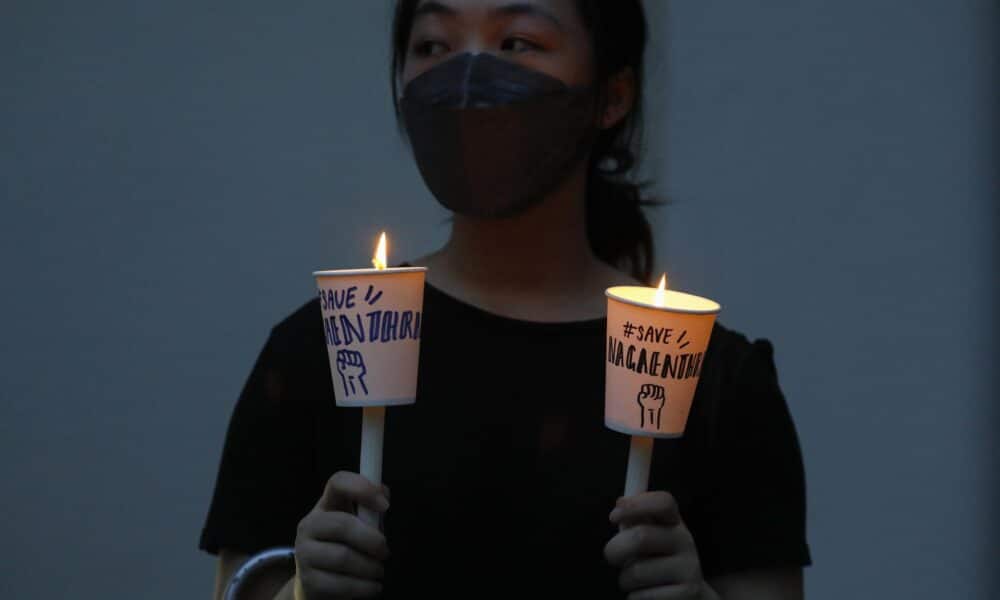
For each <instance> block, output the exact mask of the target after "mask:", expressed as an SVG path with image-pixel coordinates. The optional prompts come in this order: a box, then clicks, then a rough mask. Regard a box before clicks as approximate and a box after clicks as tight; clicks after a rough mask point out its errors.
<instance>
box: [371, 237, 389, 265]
mask: <svg viewBox="0 0 1000 600" xmlns="http://www.w3.org/2000/svg"><path fill="white" fill-rule="evenodd" d="M372 264H373V265H375V268H376V269H378V270H379V271H383V270H385V268H386V258H385V232H384V231H383V232H382V235H381V236H379V239H378V248H377V249H376V250H375V257H374V258H372Z"/></svg>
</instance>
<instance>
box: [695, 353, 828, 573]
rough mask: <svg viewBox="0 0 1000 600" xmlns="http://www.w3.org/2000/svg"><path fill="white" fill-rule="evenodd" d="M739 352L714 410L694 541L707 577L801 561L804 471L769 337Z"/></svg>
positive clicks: (804, 549) (805, 555) (805, 553)
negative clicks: (714, 431)
mask: <svg viewBox="0 0 1000 600" xmlns="http://www.w3.org/2000/svg"><path fill="white" fill-rule="evenodd" d="M744 344H745V345H746V346H748V347H747V349H746V350H745V351H743V352H740V353H738V354H737V356H736V358H735V361H736V366H735V369H734V371H733V375H732V377H731V379H730V381H729V382H728V385H727V386H726V388H725V392H724V394H725V395H724V397H723V400H722V403H721V406H720V409H719V415H718V419H719V422H718V427H719V430H718V436H719V437H718V444H717V445H716V446H715V450H714V451H713V454H712V459H711V463H710V467H711V482H712V483H711V485H710V490H709V492H708V494H707V495H706V499H705V505H704V506H703V507H702V508H703V509H704V511H705V513H704V514H705V531H703V532H702V536H703V537H702V539H701V540H699V542H698V545H699V553H700V555H701V560H702V570H703V572H704V574H705V576H706V577H711V576H714V575H721V574H724V573H731V572H736V571H740V570H745V569H753V568H771V567H782V566H807V565H810V564H811V563H812V561H811V557H810V552H809V547H808V544H807V542H806V490H805V469H804V467H803V463H802V453H801V450H800V448H799V442H798V436H797V434H796V431H795V425H794V423H793V422H792V417H791V414H790V413H789V410H788V406H787V404H786V402H785V397H784V394H783V393H782V391H781V388H780V387H779V385H778V374H777V370H776V368H775V364H774V350H773V347H772V345H771V343H770V342H769V341H767V340H757V341H755V342H753V343H752V344H748V343H747V342H744Z"/></svg>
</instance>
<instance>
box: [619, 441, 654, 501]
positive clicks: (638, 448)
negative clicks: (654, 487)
mask: <svg viewBox="0 0 1000 600" xmlns="http://www.w3.org/2000/svg"><path fill="white" fill-rule="evenodd" d="M652 460H653V438H651V437H647V436H644V435H633V436H632V443H631V445H630V446H629V449H628V468H627V469H626V470H625V495H626V496H634V495H636V494H641V493H642V492H645V491H646V490H647V489H649V464H650V463H651V462H652Z"/></svg>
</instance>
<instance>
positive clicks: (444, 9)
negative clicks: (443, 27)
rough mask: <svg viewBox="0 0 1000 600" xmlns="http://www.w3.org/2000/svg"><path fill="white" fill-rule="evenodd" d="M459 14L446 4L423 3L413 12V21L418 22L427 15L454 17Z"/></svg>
mask: <svg viewBox="0 0 1000 600" xmlns="http://www.w3.org/2000/svg"><path fill="white" fill-rule="evenodd" d="M457 14H458V11H457V10H455V9H454V8H452V7H450V6H447V5H445V4H441V3H440V2H433V1H431V2H422V3H421V4H420V6H418V7H417V8H416V9H415V10H414V11H413V20H414V21H416V20H417V19H419V18H420V17H425V16H427V15H441V16H444V17H454V16H456V15H457Z"/></svg>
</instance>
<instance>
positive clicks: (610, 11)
mask: <svg viewBox="0 0 1000 600" xmlns="http://www.w3.org/2000/svg"><path fill="white" fill-rule="evenodd" d="M576 4H577V8H578V10H579V11H580V16H581V17H582V18H583V21H584V24H585V25H586V26H587V28H588V29H589V30H590V33H591V40H592V42H593V50H594V61H595V64H596V76H597V77H598V80H599V81H605V82H606V81H608V79H609V78H611V77H612V76H614V75H617V74H619V73H621V72H622V71H624V70H626V69H631V71H632V76H633V81H634V82H635V90H634V91H635V94H634V95H635V101H634V103H633V105H632V109H631V110H630V111H629V114H628V115H626V116H625V117H624V118H623V119H622V120H621V121H620V122H619V123H617V124H616V125H614V126H613V127H611V128H609V129H606V130H603V131H602V132H601V133H600V135H599V136H598V138H597V141H596V143H595V145H594V149H593V152H592V154H591V159H590V164H589V168H588V170H587V191H586V210H587V238H588V239H589V241H590V246H591V249H592V250H593V252H594V254H595V255H596V256H597V257H598V258H599V259H601V260H602V261H604V262H606V263H608V264H610V265H612V266H614V267H617V268H620V269H625V270H627V271H628V272H629V274H631V275H632V276H633V277H634V278H636V279H638V280H640V281H642V282H645V283H649V282H650V280H651V278H652V274H653V260H654V257H655V249H654V246H653V231H652V228H651V227H650V225H649V221H648V220H647V219H646V216H645V214H643V207H644V206H654V205H659V204H661V202H659V201H657V200H653V199H647V198H643V195H642V192H643V190H644V189H645V188H646V187H647V185H648V182H635V181H632V180H631V178H630V177H629V173H630V172H631V171H632V170H633V169H634V168H635V167H636V163H637V153H638V152H639V151H640V150H641V148H642V139H641V138H642V89H643V54H644V53H645V49H646V37H647V27H646V16H645V14H644V12H643V8H642V3H641V2H640V1H639V0H616V1H615V2H613V3H612V2H604V1H602V0H589V1H588V0H577V3H576ZM603 103H604V99H603V98H602V102H601V105H602V106H603Z"/></svg>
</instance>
